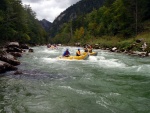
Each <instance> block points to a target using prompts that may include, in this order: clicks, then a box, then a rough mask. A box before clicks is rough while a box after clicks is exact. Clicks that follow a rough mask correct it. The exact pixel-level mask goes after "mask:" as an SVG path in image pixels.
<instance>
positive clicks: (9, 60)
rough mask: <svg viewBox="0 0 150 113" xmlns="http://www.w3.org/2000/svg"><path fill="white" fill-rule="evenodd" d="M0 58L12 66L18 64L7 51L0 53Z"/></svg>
mask: <svg viewBox="0 0 150 113" xmlns="http://www.w3.org/2000/svg"><path fill="white" fill-rule="evenodd" d="M0 60H1V61H4V62H7V63H9V64H11V65H13V66H16V65H20V62H19V61H18V60H17V59H16V58H15V57H14V56H12V55H11V54H9V53H5V54H2V55H0Z"/></svg>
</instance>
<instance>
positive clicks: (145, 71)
mask: <svg viewBox="0 0 150 113" xmlns="http://www.w3.org/2000/svg"><path fill="white" fill-rule="evenodd" d="M66 48H68V49H69V51H70V52H71V54H75V51H76V50H77V49H78V48H77V47H69V46H68V47H59V48H58V49H54V50H51V49H48V48H46V47H45V46H40V47H33V49H34V53H24V55H23V57H21V58H20V59H19V60H20V61H21V65H19V66H18V68H19V70H21V71H22V72H23V74H20V75H14V74H13V73H14V72H12V71H11V72H7V73H5V74H0V113H150V58H148V57H147V58H140V57H133V56H128V55H125V54H119V53H111V52H108V51H104V50H93V51H96V52H98V55H97V56H89V58H88V59H87V60H81V61H76V60H72V61H70V60H59V59H57V58H56V57H58V56H60V55H61V54H62V53H63V51H64V50H65V49H66ZM80 49H81V50H82V48H80Z"/></svg>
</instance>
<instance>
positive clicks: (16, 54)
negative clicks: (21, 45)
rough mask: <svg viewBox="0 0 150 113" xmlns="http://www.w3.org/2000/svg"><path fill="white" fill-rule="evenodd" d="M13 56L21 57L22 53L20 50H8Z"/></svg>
mask: <svg viewBox="0 0 150 113" xmlns="http://www.w3.org/2000/svg"><path fill="white" fill-rule="evenodd" d="M9 53H10V54H11V55H13V56H14V57H22V54H21V53H20V52H9Z"/></svg>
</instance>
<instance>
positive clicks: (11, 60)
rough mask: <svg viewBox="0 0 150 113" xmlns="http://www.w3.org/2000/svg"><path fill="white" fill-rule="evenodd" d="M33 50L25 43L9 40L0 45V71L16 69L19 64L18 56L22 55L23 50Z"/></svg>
mask: <svg viewBox="0 0 150 113" xmlns="http://www.w3.org/2000/svg"><path fill="white" fill-rule="evenodd" d="M26 51H28V52H33V49H31V48H29V46H28V45H27V44H19V43H18V42H9V43H8V44H6V45H4V46H2V47H0V73H4V72H7V71H16V72H15V73H14V74H16V73H17V72H18V71H17V69H18V68H17V66H18V65H20V61H19V60H18V59H17V58H18V57H22V55H23V54H24V52H26Z"/></svg>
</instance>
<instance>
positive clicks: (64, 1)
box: [22, 0, 80, 22]
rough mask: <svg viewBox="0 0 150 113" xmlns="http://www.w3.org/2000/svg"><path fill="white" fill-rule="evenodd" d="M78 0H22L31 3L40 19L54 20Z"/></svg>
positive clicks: (27, 3)
mask: <svg viewBox="0 0 150 113" xmlns="http://www.w3.org/2000/svg"><path fill="white" fill-rule="evenodd" d="M78 1H80V0H22V3H23V4H26V5H30V7H31V8H32V10H33V11H34V12H35V13H36V15H37V16H36V17H37V18H38V19H39V20H42V19H46V20H48V21H50V22H53V20H54V19H55V18H56V17H57V16H58V15H59V14H60V13H61V12H63V11H64V10H65V9H67V8H68V7H69V6H71V5H72V4H75V3H76V2H78Z"/></svg>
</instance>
